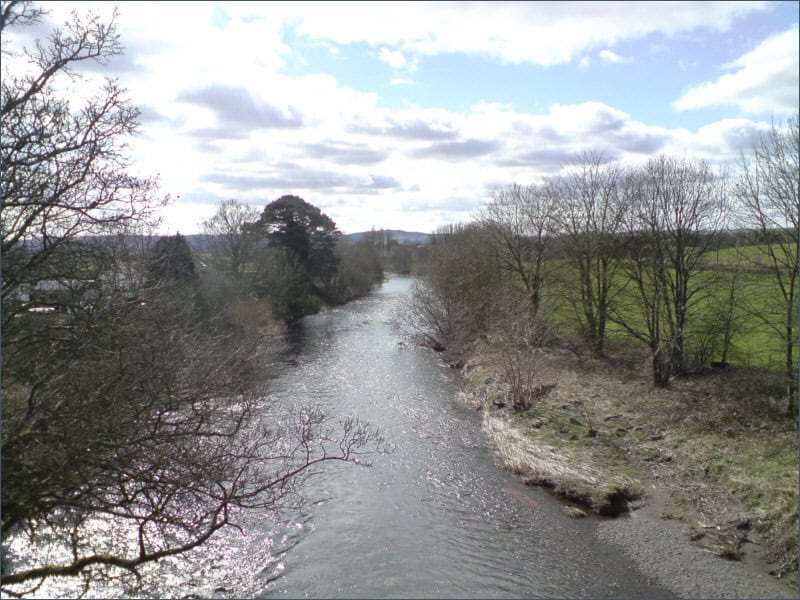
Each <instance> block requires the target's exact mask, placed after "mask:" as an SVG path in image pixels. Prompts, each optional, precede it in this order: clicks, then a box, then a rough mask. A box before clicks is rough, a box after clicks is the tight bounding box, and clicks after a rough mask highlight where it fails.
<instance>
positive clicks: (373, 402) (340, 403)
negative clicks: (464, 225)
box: [258, 276, 669, 598]
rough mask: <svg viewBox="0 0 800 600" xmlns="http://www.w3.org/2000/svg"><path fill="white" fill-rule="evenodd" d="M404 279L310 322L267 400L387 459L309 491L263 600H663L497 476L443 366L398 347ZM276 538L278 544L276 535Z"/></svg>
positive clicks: (342, 469)
mask: <svg viewBox="0 0 800 600" xmlns="http://www.w3.org/2000/svg"><path fill="white" fill-rule="evenodd" d="M411 284H412V280H411V279H410V278H404V277H396V276H394V277H391V278H390V279H389V280H388V281H387V283H386V284H385V285H384V286H383V287H382V288H381V289H379V290H377V291H376V292H374V293H373V294H371V295H370V296H368V297H366V298H364V299H361V300H358V301H356V302H353V303H351V304H348V305H346V306H343V307H339V308H336V309H334V310H331V311H328V312H325V313H323V314H319V315H314V316H311V317H308V318H306V319H305V320H304V321H303V323H302V324H301V327H300V328H299V329H298V330H297V331H295V332H294V337H293V343H292V351H291V352H290V353H289V355H288V356H287V357H286V359H285V365H284V367H283V371H282V373H281V375H280V376H279V377H278V378H277V379H275V381H274V382H273V383H272V393H273V394H274V396H275V397H276V399H278V400H279V401H282V402H285V403H287V404H301V403H303V402H309V401H311V402H314V403H320V404H322V405H323V406H324V407H325V408H326V410H327V411H328V412H330V413H331V414H334V415H337V414H341V415H342V416H345V415H350V414H357V415H358V416H359V417H360V418H361V419H364V420H368V421H370V422H372V423H373V424H375V425H377V426H378V427H379V428H380V429H381V431H382V433H383V435H384V437H385V439H386V441H387V444H388V445H389V447H391V448H392V452H391V453H389V454H381V455H376V456H374V457H372V459H371V462H372V466H371V467H369V468H360V467H357V466H354V465H344V466H341V465H333V466H332V468H329V469H326V470H325V472H324V473H323V474H321V475H320V476H319V477H318V478H316V479H314V480H312V481H311V482H310V485H309V486H308V488H307V496H308V497H309V498H310V499H312V500H313V499H315V498H319V499H323V500H321V501H317V503H314V502H312V503H311V504H310V506H309V508H308V509H307V511H306V513H305V515H304V516H303V518H302V519H301V520H300V519H298V520H297V522H295V523H294V526H295V529H296V533H295V534H294V535H293V536H292V539H291V543H290V545H291V548H290V549H288V550H287V551H286V552H285V554H283V555H282V560H281V561H280V562H279V563H278V564H277V570H275V569H272V570H271V571H269V572H270V573H271V574H272V577H277V578H276V579H274V580H273V581H271V582H269V583H268V584H266V585H264V587H263V588H262V589H260V590H258V595H260V596H263V597H284V596H286V597H349V598H354V597H373V598H377V597H381V598H382V597H434V596H436V597H481V598H484V597H485V598H488V597H520V596H525V597H553V596H561V597H564V596H570V597H576V596H581V597H601V596H626V597H630V596H639V597H641V596H648V597H656V596H668V595H669V594H668V593H667V592H665V591H664V590H661V589H659V588H657V587H654V586H651V585H649V584H648V583H647V582H646V581H645V580H643V578H642V576H641V575H640V574H639V573H638V572H637V571H636V570H635V569H634V568H633V567H632V566H631V565H630V564H629V563H628V562H627V561H626V560H624V559H623V558H622V557H621V556H620V555H619V554H618V552H617V551H615V550H614V549H613V548H612V547H610V546H608V545H605V544H604V543H602V542H600V541H599V540H598V539H597V537H596V535H595V525H596V524H595V522H593V521H592V520H591V519H584V520H575V519H570V518H568V517H566V516H565V515H564V514H563V512H562V510H561V507H560V505H559V504H558V502H557V501H556V500H554V499H553V498H552V497H550V496H549V495H548V494H547V493H546V492H544V491H542V490H540V489H536V488H528V487H526V486H524V485H523V484H522V483H521V482H519V481H518V479H517V478H516V477H515V476H513V475H512V474H510V473H507V472H505V471H502V470H501V469H500V468H498V466H497V464H496V463H495V458H494V456H493V453H492V450H491V448H490V444H489V442H488V440H487V438H486V437H485V435H484V434H483V433H482V432H481V428H480V414H479V413H476V412H475V411H474V410H470V409H469V408H467V407H466V406H465V405H464V403H463V402H462V401H461V400H460V399H459V381H458V375H457V373H456V372H454V371H452V370H451V369H448V368H447V367H446V366H445V365H443V364H441V362H440V357H439V355H437V354H435V353H432V352H430V351H428V350H425V349H422V348H417V347H415V346H412V345H406V344H404V343H403V339H402V338H401V337H400V335H399V333H398V332H397V330H396V328H395V327H394V326H393V324H392V317H393V315H394V313H395V311H396V309H397V307H398V304H399V303H400V302H401V301H403V299H404V298H406V297H407V295H408V293H409V289H410V286H411ZM284 538H285V536H284Z"/></svg>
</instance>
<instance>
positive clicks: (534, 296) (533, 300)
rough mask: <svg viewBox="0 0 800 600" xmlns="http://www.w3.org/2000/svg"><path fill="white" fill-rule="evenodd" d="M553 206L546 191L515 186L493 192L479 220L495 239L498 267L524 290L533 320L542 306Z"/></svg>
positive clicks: (554, 213)
mask: <svg viewBox="0 0 800 600" xmlns="http://www.w3.org/2000/svg"><path fill="white" fill-rule="evenodd" d="M556 206H557V198H556V197H555V195H554V194H552V193H551V190H550V189H549V188H547V187H545V186H542V185H529V186H521V185H517V184H514V185H511V186H509V187H507V188H502V189H499V190H497V191H495V193H494V194H493V195H492V200H491V201H490V202H489V204H487V206H486V207H485V208H484V210H483V212H482V213H481V215H480V217H479V222H480V223H481V224H482V225H483V226H484V227H485V228H486V230H487V231H488V232H489V233H490V235H491V236H492V238H493V239H494V243H495V247H496V252H497V255H498V259H499V263H500V265H501V268H502V269H503V270H504V271H505V272H506V273H508V274H510V275H511V276H512V277H513V278H514V279H516V280H517V281H518V283H519V284H520V285H522V286H523V287H524V289H525V292H526V295H527V300H528V305H529V311H530V315H531V317H532V318H534V319H535V318H536V316H537V315H538V313H539V309H540V308H541V306H542V289H543V286H544V281H545V271H546V268H547V252H548V247H549V241H550V237H551V235H552V233H553V231H554V227H555V224H556V221H555V215H556Z"/></svg>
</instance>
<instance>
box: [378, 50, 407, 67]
mask: <svg viewBox="0 0 800 600" xmlns="http://www.w3.org/2000/svg"><path fill="white" fill-rule="evenodd" d="M378 57H379V58H380V59H381V60H382V61H383V62H385V63H386V64H387V65H389V66H390V67H392V68H393V69H407V70H408V71H410V72H413V71H414V70H415V69H416V65H414V64H412V63H410V62H409V61H408V59H407V58H406V57H405V55H404V54H403V53H402V52H400V51H399V50H389V48H385V47H384V48H381V50H380V52H379V53H378Z"/></svg>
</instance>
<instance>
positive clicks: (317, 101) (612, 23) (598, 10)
mask: <svg viewBox="0 0 800 600" xmlns="http://www.w3.org/2000/svg"><path fill="white" fill-rule="evenodd" d="M49 6H50V7H52V8H53V10H54V12H57V11H60V12H63V9H62V8H61V5H59V4H53V5H49ZM92 6H94V7H97V8H96V10H107V9H108V7H109V6H110V5H107V4H105V3H99V4H94V5H92ZM73 7H74V8H77V10H79V11H80V12H83V11H85V9H86V5H85V3H81V4H79V5H75V6H73ZM67 8H69V7H67ZM759 8H761V5H760V4H712V3H708V4H707V3H694V2H692V3H686V4H682V5H681V6H680V7H676V6H674V5H673V6H670V5H662V4H646V5H643V4H627V3H621V4H620V3H610V4H595V3H586V4H578V3H569V4H566V3H564V4H560V3H553V4H549V3H543V4H536V3H510V4H506V3H498V4H492V5H491V6H489V5H485V4H481V3H477V4H467V5H462V4H457V5H455V4H449V3H444V4H428V3H426V4H421V3H419V4H418V3H408V4H406V3H402V4H388V5H385V4H383V3H380V4H360V3H359V4H356V5H349V4H341V3H337V4H326V3H314V4H310V5H309V4H295V3H247V2H245V3H241V4H239V3H225V4H224V9H225V13H226V15H227V16H228V17H230V18H229V19H226V22H225V29H224V30H221V29H219V28H217V27H215V26H214V18H213V17H214V15H213V10H214V5H213V4H210V3H193V4H192V5H190V7H189V8H187V7H186V5H185V4H174V3H168V2H165V3H123V4H122V17H121V19H120V34H121V37H122V41H123V43H124V44H125V45H126V46H127V47H128V48H129V49H130V56H131V58H132V59H135V62H136V64H137V65H138V67H139V68H137V69H129V70H126V71H124V72H120V79H121V83H122V85H124V86H125V87H127V88H128V90H129V94H128V95H129V97H130V98H131V99H132V100H133V102H134V103H136V104H146V107H147V109H148V110H147V111H146V116H147V119H146V120H145V122H144V123H143V127H142V131H143V134H142V135H141V136H139V137H138V138H137V139H135V140H133V142H132V151H133V156H132V157H133V159H134V160H135V170H136V172H137V173H141V174H143V175H149V174H154V173H160V174H161V181H162V189H163V190H164V192H165V193H171V194H172V195H173V196H174V197H175V196H177V195H178V194H180V195H181V198H180V199H178V200H176V202H175V203H174V204H173V205H172V207H171V208H170V209H169V210H168V211H167V212H166V213H165V218H166V219H167V221H168V222H167V225H165V228H164V230H165V231H172V232H174V231H175V229H176V228H179V229H180V231H182V232H183V233H191V232H192V231H197V228H196V223H197V221H199V220H200V219H202V218H204V217H208V216H210V214H211V213H213V210H214V203H215V202H217V201H218V200H220V199H225V198H231V197H236V198H238V199H239V200H241V201H243V202H249V203H251V204H252V205H254V206H257V207H259V208H260V207H263V206H264V205H265V204H266V203H267V202H269V201H271V200H274V199H275V198H277V197H279V196H280V195H282V194H283V193H297V194H299V195H301V196H303V197H304V198H306V199H307V200H308V201H309V202H312V203H314V204H316V205H318V206H320V207H321V208H323V210H325V211H326V212H327V213H328V214H329V215H330V216H331V217H332V218H333V219H334V220H335V221H336V222H337V224H338V225H339V226H340V227H341V228H342V229H343V230H345V231H348V232H352V231H359V230H363V229H369V228H370V227H371V226H373V225H374V226H376V227H397V228H403V229H409V230H422V231H430V230H432V229H433V228H435V227H437V226H438V225H443V224H446V223H448V222H453V221H456V220H459V219H461V220H463V219H467V218H468V217H469V215H470V213H471V211H472V210H474V207H475V206H476V203H479V202H480V201H482V200H485V198H483V197H482V194H484V192H483V190H486V189H487V183H488V182H512V181H518V182H529V181H532V180H535V179H537V178H539V177H541V176H543V175H546V174H549V173H552V172H554V171H557V170H558V169H559V168H560V166H562V165H563V164H564V163H565V162H566V161H568V160H570V159H571V158H572V157H574V156H575V155H577V154H579V153H580V152H581V151H582V150H583V149H585V148H586V147H587V146H593V147H598V148H600V149H602V150H605V151H608V152H610V153H613V154H614V156H617V157H619V158H620V159H622V160H626V161H635V160H637V159H640V158H641V157H643V156H648V155H649V154H651V153H654V152H659V151H670V152H678V153H680V152H684V151H692V152H695V151H696V152H701V153H703V155H704V156H705V155H709V156H712V157H713V156H714V155H713V152H714V147H715V145H717V146H720V147H721V148H723V150H724V152H723V154H724V156H728V155H727V154H725V152H728V149H732V148H733V147H734V146H735V145H736V140H737V139H739V138H738V137H737V135H738V134H737V133H736V132H737V131H744V130H747V128H748V127H750V124H752V122H750V121H746V120H744V121H742V122H740V123H727V122H719V123H716V124H713V125H709V126H707V127H706V128H701V129H700V130H698V131H695V132H692V131H688V130H683V129H667V128H664V127H659V126H655V125H652V124H648V123H643V122H642V121H639V120H637V119H636V118H635V117H633V116H631V115H630V114H628V113H626V112H623V111H620V110H617V109H616V108H615V107H613V106H609V105H608V104H605V103H600V102H578V103H564V104H552V106H550V107H549V108H544V107H545V106H547V104H545V103H546V102H547V103H549V100H547V101H546V100H541V102H542V104H541V105H538V106H539V108H537V109H533V108H531V109H529V110H526V111H521V110H519V109H517V110H515V109H513V108H512V107H511V106H510V105H508V104H500V103H497V102H493V101H492V100H493V99H494V98H495V97H496V96H493V95H492V90H487V92H486V94H487V95H486V97H485V100H486V101H485V102H481V103H477V104H475V105H474V106H472V107H471V108H470V109H468V110H465V111H463V112H459V111H456V110H446V109H444V108H436V109H433V108H426V107H415V106H412V107H410V108H404V109H402V110H401V109H390V108H387V107H386V106H387V103H384V100H385V98H384V97H379V96H378V94H377V93H371V92H366V91H363V90H359V89H353V88H349V87H346V86H344V85H342V84H341V82H340V81H337V79H336V78H335V77H333V76H331V75H330V74H327V73H323V72H313V70H312V72H310V73H309V74H306V75H302V76H289V75H287V72H288V71H289V69H287V65H288V64H291V63H290V61H292V60H298V59H301V58H302V56H298V55H297V54H296V53H293V49H292V48H291V47H289V46H288V45H287V43H286V42H285V41H284V40H285V39H286V33H287V28H289V29H290V30H291V31H292V32H293V33H296V34H298V35H300V36H301V37H302V36H306V38H307V40H306V41H309V40H310V42H311V44H313V45H320V46H324V47H325V48H327V49H328V51H329V52H325V54H326V55H327V56H329V57H330V56H333V58H332V60H344V58H343V57H346V55H347V54H348V53H347V52H346V51H345V49H344V45H346V44H349V43H367V44H370V45H371V46H372V48H371V50H370V52H369V53H370V54H371V55H372V56H373V57H374V56H376V55H377V56H378V57H379V58H380V59H381V60H384V61H385V62H386V63H387V64H388V65H389V66H390V67H392V68H393V69H396V72H393V73H392V75H393V76H394V77H393V79H391V83H392V84H393V85H395V86H397V85H404V84H408V83H412V81H411V80H410V79H409V78H408V77H407V75H408V74H409V73H410V72H412V69H413V68H414V66H415V65H416V62H417V61H418V60H419V59H420V57H422V56H425V55H433V54H437V53H447V52H464V53H468V54H471V55H476V54H479V55H482V56H488V57H492V58H494V59H497V60H500V61H504V62H508V63H534V64H540V65H554V64H557V63H565V62H569V61H575V60H578V59H579V58H580V57H585V59H586V60H587V61H590V60H591V61H592V62H594V63H595V64H599V62H600V61H601V60H603V59H604V58H605V60H606V61H608V60H611V61H612V62H613V60H614V57H618V58H622V57H621V56H619V55H618V54H616V53H615V52H614V49H615V48H617V44H619V43H620V42H621V41H623V40H628V39H633V38H639V37H643V36H646V35H647V34H649V33H652V32H655V31H660V32H663V33H664V34H667V35H669V34H674V33H677V32H685V31H691V30H694V29H696V28H700V27H705V28H710V29H715V30H718V31H723V30H725V29H726V28H728V27H729V26H730V25H731V23H732V22H733V20H734V19H736V18H738V17H740V16H742V15H744V14H746V13H748V12H752V11H753V10H758V9H759ZM56 20H63V19H56ZM178 23H180V26H177V25H176V24H178ZM217 23H218V24H219V23H220V21H219V19H217ZM156 47H157V48H158V51H157V52H153V51H150V52H148V51H147V49H148V48H151V49H152V48H156ZM340 48H341V49H342V52H341V56H335V55H336V53H337V52H338V50H339V49H340ZM740 60H743V59H740ZM113 66H114V65H113V63H112V67H113ZM308 66H309V67H312V69H313V68H315V67H316V65H308ZM736 68H740V67H739V66H736ZM309 70H310V69H308V68H306V69H304V72H306V73H308V72H309ZM445 83H446V81H444V80H443V85H444V84H445ZM420 87H421V86H420ZM181 97H183V98H184V100H190V101H191V102H179V101H178V99H179V98H181ZM254 123H255V124H258V123H260V124H261V126H260V127H258V126H253V124H254ZM266 125H271V126H270V127H267V126H266ZM737 127H738V128H739V129H737ZM740 137H741V136H740ZM221 173H222V174H230V175H237V177H233V176H231V177H228V178H224V177H220V176H219V175H217V176H216V177H214V178H213V179H212V180H210V179H209V176H211V175H214V174H221ZM329 184H330V185H329ZM334 184H335V185H334ZM487 193H488V192H487ZM484 195H485V194H484ZM432 199H437V201H436V202H435V203H432ZM193 223H194V227H193V226H192V225H193Z"/></svg>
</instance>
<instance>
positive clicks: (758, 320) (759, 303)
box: [547, 246, 798, 370]
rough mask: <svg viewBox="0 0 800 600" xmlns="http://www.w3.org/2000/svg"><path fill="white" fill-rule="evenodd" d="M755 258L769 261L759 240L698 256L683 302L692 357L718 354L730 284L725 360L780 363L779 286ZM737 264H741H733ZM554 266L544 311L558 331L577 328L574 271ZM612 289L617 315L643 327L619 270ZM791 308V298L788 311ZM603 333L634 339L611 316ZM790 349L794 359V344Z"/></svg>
mask: <svg viewBox="0 0 800 600" xmlns="http://www.w3.org/2000/svg"><path fill="white" fill-rule="evenodd" d="M759 263H761V264H763V265H764V266H766V265H767V264H769V263H768V258H767V250H766V247H765V246H748V247H745V248H727V249H724V250H715V251H711V252H708V253H707V256H704V257H702V258H701V266H702V268H701V270H698V271H697V272H696V273H695V274H694V275H693V278H692V283H691V286H692V293H693V298H692V300H691V301H690V305H689V312H688V324H687V331H686V344H687V350H688V351H689V353H690V355H693V356H694V357H696V358H697V359H698V362H710V361H720V360H721V359H722V343H723V337H724V335H723V334H724V330H725V326H726V324H727V322H728V313H729V307H730V306H731V289H732V288H733V310H732V315H731V317H732V318H731V319H730V327H731V344H730V348H729V351H728V356H727V362H728V363H729V364H731V365H733V366H747V367H759V368H768V369H771V370H782V369H783V368H785V362H786V354H785V352H786V351H785V346H784V341H783V323H784V319H785V308H784V306H785V305H784V301H783V292H782V291H781V289H780V287H779V285H778V282H777V280H776V278H775V276H774V274H772V273H770V272H768V271H766V270H764V271H761V270H760V268H759V267H758V264H759ZM742 265H744V267H745V268H744V269H742V270H737V267H739V266H742ZM554 270H555V271H556V272H557V279H554V280H553V281H552V282H551V285H550V287H549V288H548V290H547V291H548V298H549V299H550V302H549V305H550V311H549V313H548V316H549V317H550V318H551V319H552V320H553V321H554V322H555V324H557V325H558V326H559V327H560V328H561V329H562V330H563V331H565V332H568V333H572V334H577V333H580V332H579V331H578V329H579V321H578V320H577V318H576V314H575V310H574V308H573V306H572V305H571V299H575V300H579V299H578V298H576V297H575V294H577V293H578V291H577V290H578V289H579V288H578V277H577V272H576V270H575V268H574V267H572V266H571V265H569V264H566V263H562V264H559V265H558V266H557V268H556V269H554ZM626 284H627V285H626ZM614 289H615V291H614V293H615V294H616V299H615V305H616V316H617V318H618V319H620V320H622V321H624V322H625V323H626V324H627V325H628V326H633V327H634V328H635V330H636V331H639V332H642V333H644V331H645V324H644V317H643V315H644V312H643V309H642V306H641V302H640V300H639V298H638V293H637V291H636V289H635V287H634V286H633V285H632V283H628V282H627V281H626V277H625V274H624V273H623V272H621V271H619V272H617V274H616V276H615V280H614ZM797 311H798V308H797V298H795V308H794V314H797ZM607 338H608V339H609V340H610V341H612V342H613V341H628V340H631V339H632V338H633V339H635V338H634V336H633V335H632V334H631V333H630V332H629V331H628V330H626V328H625V327H623V326H622V325H620V324H618V323H616V322H609V323H608V325H607ZM637 343H638V342H637ZM794 350H795V354H794V356H795V358H794V360H795V365H796V364H797V361H798V348H797V345H795V349H794Z"/></svg>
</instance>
